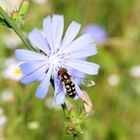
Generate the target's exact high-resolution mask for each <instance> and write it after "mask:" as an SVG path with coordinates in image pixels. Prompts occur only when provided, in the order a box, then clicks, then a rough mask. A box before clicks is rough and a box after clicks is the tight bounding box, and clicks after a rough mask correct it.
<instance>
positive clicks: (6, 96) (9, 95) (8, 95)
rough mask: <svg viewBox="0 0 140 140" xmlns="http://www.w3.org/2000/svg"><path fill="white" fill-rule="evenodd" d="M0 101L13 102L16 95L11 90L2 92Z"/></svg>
mask: <svg viewBox="0 0 140 140" xmlns="http://www.w3.org/2000/svg"><path fill="white" fill-rule="evenodd" d="M0 100H1V101H3V102H12V101H13V100H14V93H13V91H11V90H9V89H5V90H4V91H2V92H1V96H0Z"/></svg>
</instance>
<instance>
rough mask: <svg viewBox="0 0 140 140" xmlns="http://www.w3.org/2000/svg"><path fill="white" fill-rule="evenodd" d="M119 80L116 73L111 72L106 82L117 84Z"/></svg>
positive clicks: (112, 84)
mask: <svg viewBox="0 0 140 140" xmlns="http://www.w3.org/2000/svg"><path fill="white" fill-rule="evenodd" d="M119 82H120V78H119V76H118V75H117V74H111V75H110V76H109V77H108V84H109V85H110V86H117V85H118V84H119Z"/></svg>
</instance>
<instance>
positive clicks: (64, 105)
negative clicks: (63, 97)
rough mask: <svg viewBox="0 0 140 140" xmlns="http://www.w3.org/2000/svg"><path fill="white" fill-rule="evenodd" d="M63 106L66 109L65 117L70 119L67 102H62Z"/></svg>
mask: <svg viewBox="0 0 140 140" xmlns="http://www.w3.org/2000/svg"><path fill="white" fill-rule="evenodd" d="M61 107H62V109H63V111H64V114H65V117H66V118H67V119H68V118H69V112H68V108H67V106H66V103H64V104H62V105H61Z"/></svg>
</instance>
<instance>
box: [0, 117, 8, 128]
mask: <svg viewBox="0 0 140 140" xmlns="http://www.w3.org/2000/svg"><path fill="white" fill-rule="evenodd" d="M6 123H7V118H6V116H0V126H4V125H5V124H6Z"/></svg>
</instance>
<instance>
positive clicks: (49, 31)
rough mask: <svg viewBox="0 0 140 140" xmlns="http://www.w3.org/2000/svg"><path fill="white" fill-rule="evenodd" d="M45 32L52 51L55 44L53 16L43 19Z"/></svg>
mask: <svg viewBox="0 0 140 140" xmlns="http://www.w3.org/2000/svg"><path fill="white" fill-rule="evenodd" d="M43 34H44V36H45V38H46V39H47V42H48V44H49V46H50V48H51V51H52V52H53V51H54V44H53V33H52V21H51V17H50V16H48V17H47V18H45V19H44V20H43Z"/></svg>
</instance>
